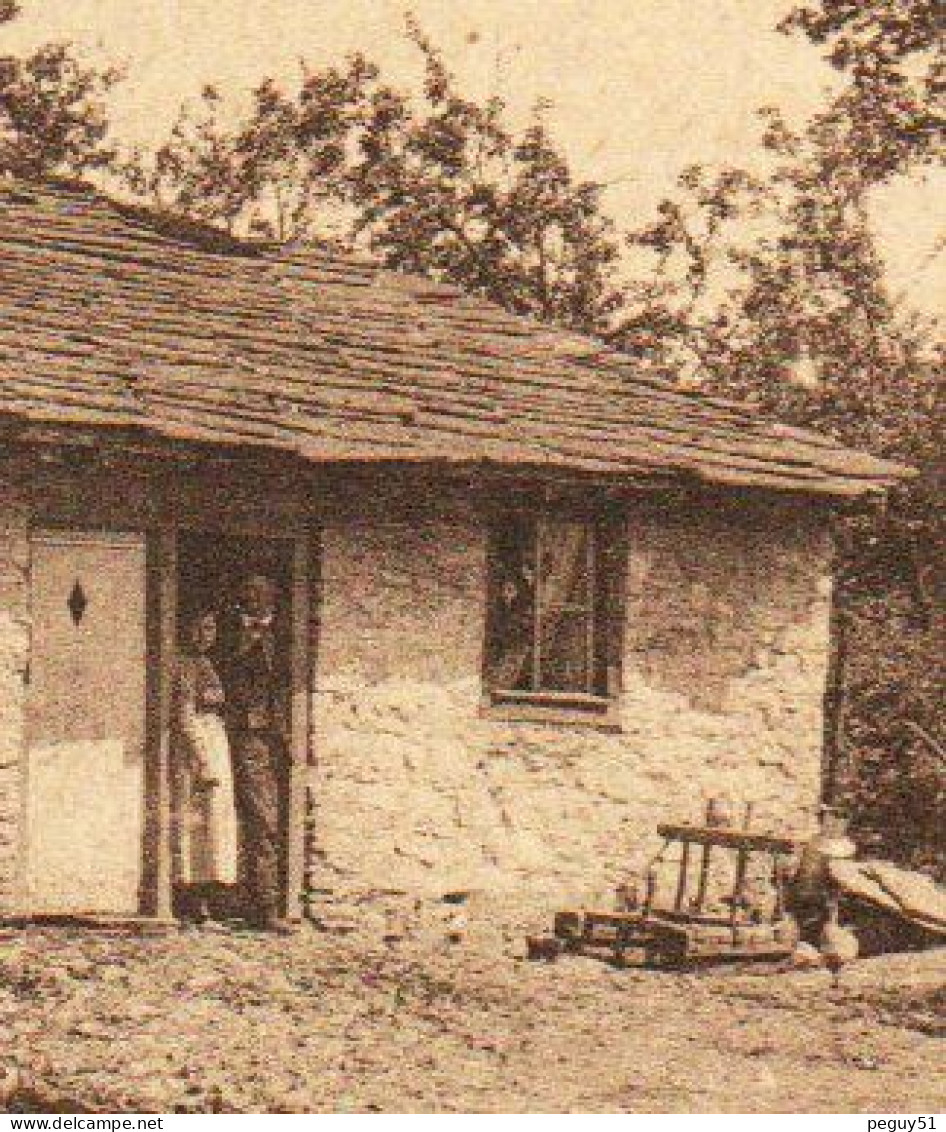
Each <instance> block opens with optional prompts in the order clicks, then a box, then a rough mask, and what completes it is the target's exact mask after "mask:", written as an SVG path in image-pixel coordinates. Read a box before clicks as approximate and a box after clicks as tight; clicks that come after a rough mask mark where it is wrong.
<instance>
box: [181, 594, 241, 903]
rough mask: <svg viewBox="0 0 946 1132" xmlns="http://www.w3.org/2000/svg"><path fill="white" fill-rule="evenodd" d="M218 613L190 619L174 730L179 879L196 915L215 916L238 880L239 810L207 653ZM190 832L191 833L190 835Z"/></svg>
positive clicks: (218, 687)
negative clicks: (178, 745)
mask: <svg viewBox="0 0 946 1132" xmlns="http://www.w3.org/2000/svg"><path fill="white" fill-rule="evenodd" d="M216 642H217V618H216V615H215V614H214V613H212V612H210V611H207V612H204V613H201V614H199V615H198V616H197V617H196V618H195V619H194V621H193V623H192V625H191V627H190V632H189V634H188V640H187V646H188V647H187V650H186V651H185V653H184V655H183V656H182V657H181V660H180V665H179V669H178V730H179V733H180V736H181V739H182V752H181V753H182V756H183V757H182V763H181V771H182V774H181V779H182V783H183V789H182V791H181V793H182V797H181V804H180V814H181V817H182V819H183V820H182V829H181V833H182V836H181V838H180V849H181V869H180V871H181V874H182V876H181V880H182V882H184V883H185V884H188V885H189V886H190V887H191V889H192V891H194V892H195V894H196V895H197V896H198V899H199V906H198V918H199V919H200V920H201V921H202V922H203V921H206V920H208V919H211V918H215V917H214V915H213V913H214V912H215V911H216V907H217V906H219V905H218V901H219V898H220V896H222V895H223V891H224V890H225V888H227V887H231V886H233V885H235V884H236V880H237V816H236V808H235V805H234V798H233V767H232V764H231V761H230V744H229V741H228V739H227V732H226V729H225V727H224V722H223V712H224V706H225V705H224V690H223V684H222V683H221V681H220V677H219V675H218V674H217V670H216V668H215V666H214V663H213V661H212V660H211V656H210V653H211V651H212V649H213V647H214V645H215V644H216ZM188 834H189V836H188Z"/></svg>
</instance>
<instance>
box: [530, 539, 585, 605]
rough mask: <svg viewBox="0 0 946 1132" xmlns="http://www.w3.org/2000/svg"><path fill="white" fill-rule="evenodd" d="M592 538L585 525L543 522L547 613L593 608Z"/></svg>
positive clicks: (542, 589) (543, 583) (543, 593)
mask: <svg viewBox="0 0 946 1132" xmlns="http://www.w3.org/2000/svg"><path fill="white" fill-rule="evenodd" d="M589 537H590V536H589V529H588V526H587V524H585V523H564V522H543V524H542V529H541V534H540V537H539V545H540V554H541V568H540V569H541V582H540V593H541V600H542V608H543V610H545V609H548V608H554V607H559V606H563V605H564V606H574V607H577V608H579V609H588V607H589V606H590V604H591V601H590V594H591V577H590V573H589V570H588V541H589Z"/></svg>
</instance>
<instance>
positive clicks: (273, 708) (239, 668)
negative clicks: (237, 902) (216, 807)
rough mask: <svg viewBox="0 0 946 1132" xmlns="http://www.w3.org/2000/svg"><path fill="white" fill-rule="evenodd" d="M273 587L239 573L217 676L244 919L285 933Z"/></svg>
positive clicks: (282, 750) (284, 764)
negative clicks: (239, 847) (240, 856)
mask: <svg viewBox="0 0 946 1132" xmlns="http://www.w3.org/2000/svg"><path fill="white" fill-rule="evenodd" d="M276 592H277V591H276V585H275V583H274V582H273V580H272V578H269V577H267V576H266V575H264V574H252V575H250V577H248V578H247V579H246V582H245V584H244V586H243V589H242V593H241V603H240V608H239V611H238V623H237V624H236V626H235V635H234V639H233V645H232V648H231V649H229V650H227V653H228V655H226V656H225V657H224V659H223V663H222V664H221V675H222V677H223V681H224V690H225V693H226V715H227V730H228V732H229V737H230V750H231V757H232V759H233V780H234V791H235V796H236V807H237V814H238V817H239V821H240V828H241V831H242V834H243V846H244V858H245V863H246V879H247V887H248V889H249V892H248V896H249V906H250V907H249V912H250V918H251V921H252V923H253V924H254V926H256V927H259V928H261V929H263V930H265V931H274V932H278V933H280V934H287V933H288V932H290V931H292V926H291V925H290V924H289V923H288V921H287V920H285V919H283V918H282V916H281V914H280V904H281V891H280V889H281V884H280V873H281V869H280V863H281V859H282V853H281V839H282V821H281V811H282V804H281V803H282V797H283V791H284V788H285V782H286V779H287V775H288V772H289V765H288V764H289V754H288V750H289V747H288V728H289V721H288V709H287V696H286V691H285V681H284V678H283V673H282V671H281V666H280V664H279V657H278V653H277V638H276V624H275V623H276Z"/></svg>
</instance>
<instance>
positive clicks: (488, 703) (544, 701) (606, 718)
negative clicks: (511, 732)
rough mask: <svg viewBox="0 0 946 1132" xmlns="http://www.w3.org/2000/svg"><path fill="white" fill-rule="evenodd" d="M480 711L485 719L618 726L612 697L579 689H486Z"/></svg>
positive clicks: (601, 727) (605, 727)
mask: <svg viewBox="0 0 946 1132" xmlns="http://www.w3.org/2000/svg"><path fill="white" fill-rule="evenodd" d="M481 714H482V715H483V716H484V717H485V718H486V719H496V720H502V721H505V722H509V723H543V724H548V725H552V726H565V727H589V728H593V729H596V730H599V731H620V730H621V724H620V718H619V715H618V701H617V699H616V697H613V696H592V695H588V694H585V693H582V692H526V691H493V692H487V693H486V695H485V696H484V698H483V703H482V708H481Z"/></svg>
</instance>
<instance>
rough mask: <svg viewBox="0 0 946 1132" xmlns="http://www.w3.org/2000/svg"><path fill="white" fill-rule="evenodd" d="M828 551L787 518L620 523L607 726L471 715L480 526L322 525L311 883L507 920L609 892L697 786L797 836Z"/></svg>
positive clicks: (812, 724)
mask: <svg viewBox="0 0 946 1132" xmlns="http://www.w3.org/2000/svg"><path fill="white" fill-rule="evenodd" d="M825 549H826V548H825V546H824V540H823V537H822V535H821V533H820V531H819V529H818V528H817V527H816V526H815V525H813V524H810V523H807V524H806V523H805V522H803V521H801V520H798V519H788V518H786V519H785V520H784V521H781V520H780V523H779V526H778V527H777V528H770V529H768V530H756V531H753V530H752V529H750V528H748V527H746V526H745V525H739V524H732V523H729V522H727V521H725V520H722V519H720V518H718V517H713V516H709V515H707V516H704V517H702V518H698V519H696V520H693V519H692V518H691V519H688V520H681V521H678V522H674V523H667V522H666V521H665V520H663V519H653V518H652V519H644V518H641V517H635V518H633V519H632V520H631V555H630V565H629V578H628V585H629V603H628V622H627V636H626V650H625V654H626V660H625V671H624V687H625V694H624V697H623V710H622V716H623V718H622V730H621V732H620V733H619V734H615V733H606V732H603V731H599V730H594V729H590V728H569V727H561V726H558V727H556V726H548V725H534V724H533V725H530V724H521V723H507V722H499V721H497V720H490V719H486V718H483V717H482V715H481V713H480V693H481V688H480V662H481V638H482V628H483V601H484V590H485V586H484V565H485V535H484V532H483V529H482V527H480V526H479V525H478V524H476V523H472V522H469V521H464V522H458V523H457V524H450V523H448V522H443V521H440V522H434V523H428V524H424V523H418V522H417V521H414V522H412V523H403V524H401V523H389V524H387V525H382V526H375V525H361V526H359V525H355V524H340V525H337V526H334V527H330V528H329V529H327V530H326V531H325V533H324V540H323V556H322V585H321V589H322V594H321V615H320V631H319V651H318V662H317V675H316V693H315V697H314V732H315V733H314V752H315V758H316V763H317V765H316V768H315V770H314V776H313V777H314V780H313V788H314V789H313V793H314V796H315V799H316V837H315V841H316V852H317V857H316V860H315V862H314V865H315V868H314V870H313V872H314V879H315V882H316V885H317V886H318V887H319V888H321V889H324V890H326V891H327V892H331V893H334V894H336V895H339V894H353V893H359V892H360V893H368V892H375V893H394V892H408V893H413V894H416V895H421V896H432V897H436V896H442V895H443V894H445V893H451V892H454V891H474V892H485V893H488V894H490V895H491V896H492V897H493V898H505V899H506V900H507V901H509V902H510V905H509V906H510V907H511V908H514V909H515V911H514V912H512V913H510V914H511V915H514V917H515V918H516V919H517V920H518V921H520V922H523V923H529V922H531V923H534V924H541V923H548V920H549V916H550V914H551V912H552V910H553V909H555V908H557V907H560V906H563V905H566V904H569V903H572V902H575V901H577V902H580V903H585V902H587V901H590V900H607V901H608V902H610V900H611V898H612V894H613V889H614V887H615V885H616V884H617V883H620V882H622V881H624V880H626V879H627V878H628V875H629V873H631V872H632V871H633V870H635V869H636V868H639V867H640V866H641V865H643V864H644V862H645V861H646V860H647V858H648V857H649V856H650V854H651V853H653V851H654V849H655V848H657V847H658V846H659V840H658V839H657V838H656V836H655V832H654V830H655V826H656V824H657V822H658V821H661V820H678V821H681V820H698V819H699V818H700V817H701V815H702V812H703V809H704V806H705V802H706V800H707V799H708V798H709V797H712V796H717V795H723V796H727V797H729V798H731V799H733V800H734V801H735V802H737V803H739V804H742V803H744V802H746V801H751V802H752V803H753V804H754V807H755V811H754V814H755V817H754V824H756V825H759V826H762V827H767V828H771V829H780V830H792V831H796V832H799V833H805V832H806V831H807V830H808V829H809V827H810V823H811V821H812V818H813V814H814V807H815V806H816V804H817V798H818V789H819V774H820V743H821V697H822V693H823V687H824V678H825V665H826V660H827V633H828V599H829V584H828V581H827V573H826V561H825Z"/></svg>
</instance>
